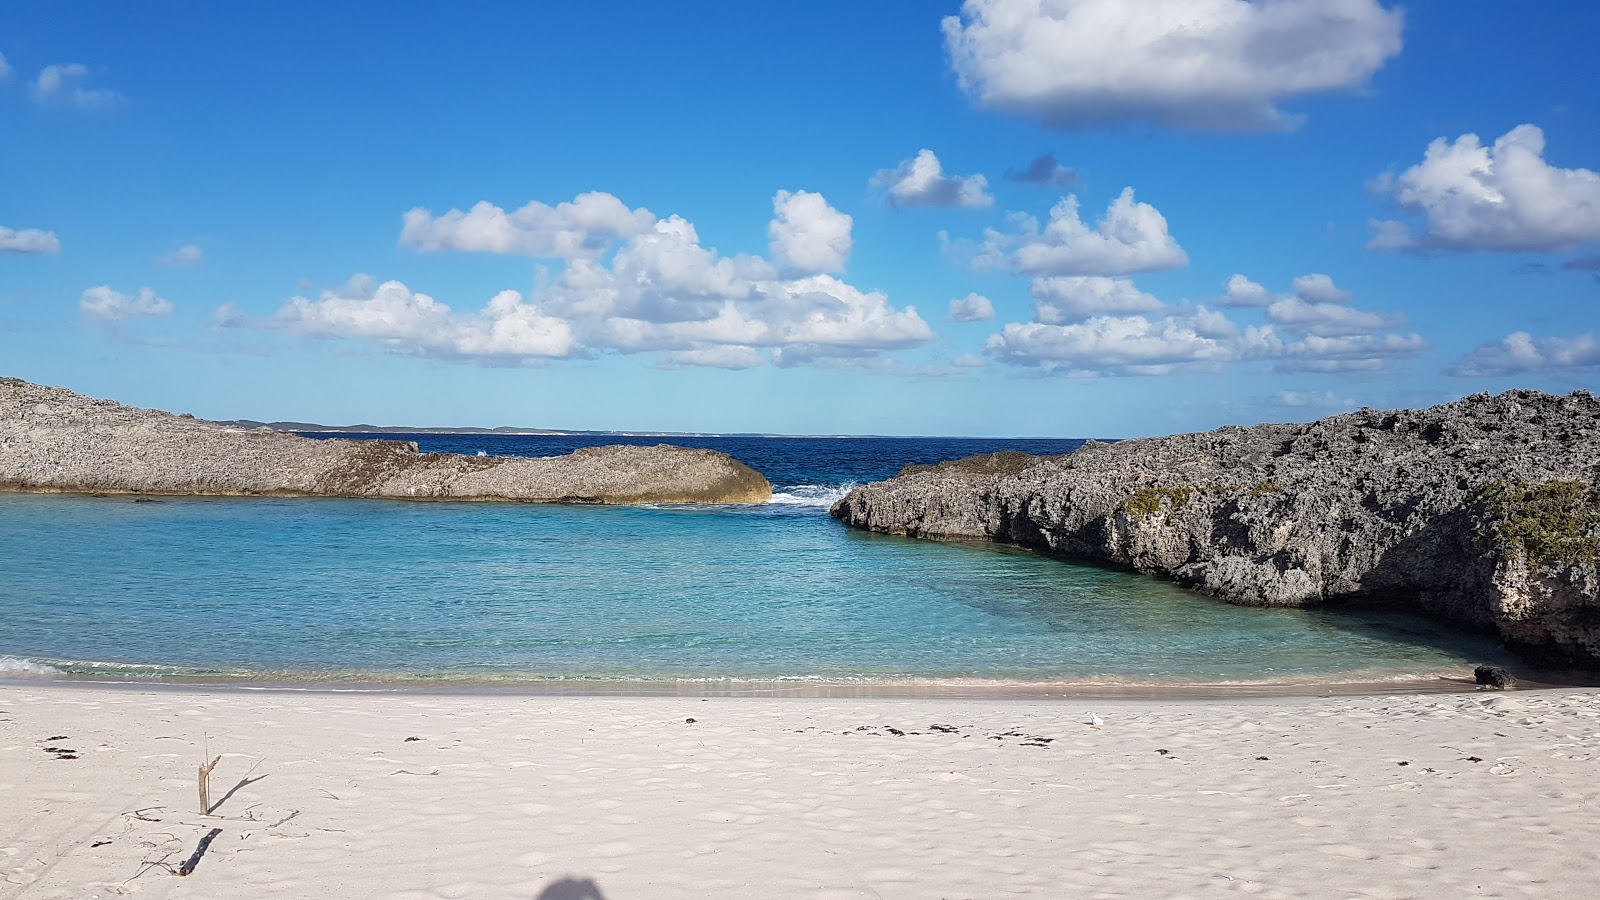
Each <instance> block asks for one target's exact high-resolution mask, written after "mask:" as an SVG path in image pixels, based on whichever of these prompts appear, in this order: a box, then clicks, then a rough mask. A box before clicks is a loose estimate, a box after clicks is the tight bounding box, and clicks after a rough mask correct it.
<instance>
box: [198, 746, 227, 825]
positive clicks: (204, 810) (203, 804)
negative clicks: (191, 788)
mask: <svg viewBox="0 0 1600 900" xmlns="http://www.w3.org/2000/svg"><path fill="white" fill-rule="evenodd" d="M219 762H222V757H220V756H216V757H212V759H211V762H208V763H206V764H205V765H203V766H201V767H200V815H202V816H209V815H211V770H212V769H215V768H216V767H217V763H219Z"/></svg>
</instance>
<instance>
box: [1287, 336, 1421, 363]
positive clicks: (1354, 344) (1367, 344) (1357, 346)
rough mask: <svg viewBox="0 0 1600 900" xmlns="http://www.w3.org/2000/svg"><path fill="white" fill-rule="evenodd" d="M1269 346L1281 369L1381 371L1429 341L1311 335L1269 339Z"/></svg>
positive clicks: (1398, 337) (1403, 337)
mask: <svg viewBox="0 0 1600 900" xmlns="http://www.w3.org/2000/svg"><path fill="white" fill-rule="evenodd" d="M1268 347H1269V348H1270V350H1269V352H1268V353H1267V354H1265V355H1267V356H1270V357H1272V358H1275V359H1276V360H1277V362H1276V365H1275V368H1277V369H1278V370H1279V371H1281V372H1377V371H1381V370H1382V369H1384V368H1386V367H1387V366H1388V363H1389V362H1390V361H1391V360H1396V359H1403V358H1406V357H1410V356H1415V355H1416V354H1418V353H1421V352H1423V351H1425V350H1427V349H1428V344H1427V342H1426V341H1424V340H1423V339H1422V336H1421V335H1419V334H1348V335H1337V336H1332V337H1325V336H1322V335H1316V334H1310V335H1307V336H1305V337H1304V338H1301V339H1300V340H1297V341H1290V342H1287V343H1279V342H1276V341H1270V340H1269V341H1268Z"/></svg>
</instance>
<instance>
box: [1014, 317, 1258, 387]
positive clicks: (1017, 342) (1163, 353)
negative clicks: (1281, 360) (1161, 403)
mask: <svg viewBox="0 0 1600 900" xmlns="http://www.w3.org/2000/svg"><path fill="white" fill-rule="evenodd" d="M1254 339H1255V338H1254V336H1253V335H1250V336H1245V337H1244V340H1246V341H1253V340H1254ZM1242 346H1243V344H1242V343H1241V334H1240V332H1239V330H1238V328H1237V327H1236V326H1234V324H1233V323H1232V322H1229V321H1228V320H1227V319H1225V318H1223V317H1222V316H1221V315H1220V314H1219V313H1215V312H1212V311H1210V310H1207V309H1205V308H1204V307H1198V308H1197V309H1196V310H1195V311H1194V312H1193V313H1190V314H1187V315H1181V316H1166V317H1163V318H1160V319H1154V320H1152V319H1149V318H1146V317H1144V316H1096V317H1094V318H1090V319H1087V320H1084V321H1082V322H1075V323H1072V324H1070V325H1051V324H1047V323H1043V322H1029V323H1016V322H1011V323H1008V324H1006V326H1005V327H1004V328H1002V329H1001V331H1000V333H998V334H994V335H990V337H989V339H988V341H986V342H985V343H984V352H985V353H988V354H989V355H990V356H993V357H994V358H996V359H998V360H1000V361H1002V362H1007V363H1012V364H1016V365H1025V366H1043V367H1045V368H1047V369H1050V370H1053V371H1066V372H1069V373H1079V374H1087V373H1112V374H1136V375H1157V374H1163V373H1166V372H1169V371H1171V370H1172V369H1173V368H1174V367H1177V366H1191V365H1194V364H1197V363H1199V364H1204V363H1223V362H1230V361H1233V360H1236V359H1239V358H1240V355H1241V353H1242Z"/></svg>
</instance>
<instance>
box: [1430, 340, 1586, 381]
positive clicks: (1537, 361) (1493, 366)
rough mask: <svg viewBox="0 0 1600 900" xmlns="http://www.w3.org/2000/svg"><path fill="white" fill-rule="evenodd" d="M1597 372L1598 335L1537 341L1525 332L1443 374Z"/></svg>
mask: <svg viewBox="0 0 1600 900" xmlns="http://www.w3.org/2000/svg"><path fill="white" fill-rule="evenodd" d="M1597 371H1600V334H1597V333H1595V332H1592V331H1589V332H1584V333H1583V334H1579V335H1575V336H1573V337H1570V338H1559V337H1553V338H1536V337H1534V336H1533V335H1531V334H1529V333H1527V332H1526V331H1518V332H1515V333H1513V334H1510V335H1507V336H1506V337H1505V338H1503V339H1501V340H1500V341H1498V342H1496V343H1492V344H1484V345H1483V346H1481V347H1479V348H1477V349H1476V350H1473V351H1472V352H1471V353H1468V354H1467V355H1466V356H1463V357H1462V358H1461V359H1460V360H1458V361H1457V362H1456V363H1455V365H1453V366H1451V367H1450V368H1449V369H1447V370H1446V372H1447V373H1449V374H1451V375H1464V376H1473V377H1495V376H1501V375H1521V374H1527V373H1535V374H1537V373H1546V372H1585V373H1589V372H1597Z"/></svg>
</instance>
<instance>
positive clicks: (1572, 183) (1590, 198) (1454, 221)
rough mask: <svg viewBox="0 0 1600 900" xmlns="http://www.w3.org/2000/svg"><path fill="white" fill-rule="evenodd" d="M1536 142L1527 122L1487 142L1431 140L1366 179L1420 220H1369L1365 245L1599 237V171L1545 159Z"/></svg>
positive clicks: (1560, 241) (1539, 135) (1500, 243)
mask: <svg viewBox="0 0 1600 900" xmlns="http://www.w3.org/2000/svg"><path fill="white" fill-rule="evenodd" d="M1544 149H1545V140H1544V132H1543V131H1541V130H1540V129H1539V128H1537V127H1535V126H1533V125H1518V126H1517V127H1515V128H1513V129H1511V130H1510V131H1508V132H1506V133H1505V134H1503V135H1501V136H1500V137H1499V138H1498V139H1496V140H1495V142H1494V144H1493V145H1492V146H1488V147H1485V146H1483V145H1482V144H1481V143H1480V142H1479V140H1478V136H1477V135H1476V134H1464V135H1461V136H1460V137H1458V138H1456V139H1455V140H1454V141H1447V140H1445V139H1444V138H1439V139H1437V140H1435V141H1433V143H1431V144H1429V145H1428V149H1427V151H1426V152H1425V153H1424V154H1423V158H1422V162H1420V163H1418V164H1417V165H1415V166H1412V167H1411V168H1409V169H1407V170H1406V171H1404V172H1402V173H1400V174H1399V175H1398V176H1396V175H1382V176H1379V178H1378V179H1377V180H1376V181H1375V182H1374V183H1373V187H1374V189H1375V190H1377V191H1378V192H1379V193H1382V194H1387V195H1390V196H1392V197H1393V199H1394V200H1395V202H1396V203H1398V204H1399V205H1400V207H1401V208H1403V209H1405V210H1406V211H1408V212H1411V213H1414V214H1416V215H1418V216H1420V217H1421V218H1422V221H1421V223H1420V225H1419V226H1418V227H1416V228H1413V227H1412V225H1409V224H1407V223H1405V222H1401V221H1396V220H1393V219H1385V220H1379V221H1374V222H1373V223H1371V224H1372V240H1371V241H1370V242H1369V243H1368V244H1367V246H1368V248H1369V249H1373V250H1408V249H1445V250H1509V251H1554V250H1563V249H1570V248H1572V247H1576V246H1578V245H1580V244H1585V243H1592V242H1596V241H1600V174H1597V173H1595V172H1593V171H1591V170H1589V169H1563V168H1558V167H1556V166H1552V165H1550V164H1549V163H1547V162H1545V159H1544Z"/></svg>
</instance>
